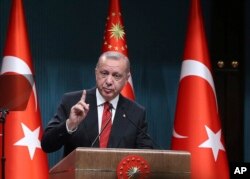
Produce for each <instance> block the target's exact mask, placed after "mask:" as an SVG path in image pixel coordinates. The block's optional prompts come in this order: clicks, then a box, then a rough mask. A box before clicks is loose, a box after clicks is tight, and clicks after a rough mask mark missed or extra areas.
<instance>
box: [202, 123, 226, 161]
mask: <svg viewBox="0 0 250 179" xmlns="http://www.w3.org/2000/svg"><path fill="white" fill-rule="evenodd" d="M205 128H206V131H207V135H208V139H207V140H206V141H205V142H203V143H202V144H201V145H199V147H200V148H211V149H212V151H213V156H214V160H215V161H216V160H217V157H218V153H219V150H223V151H225V148H224V146H223V144H222V143H221V140H220V139H221V129H220V130H219V131H218V132H217V133H214V132H213V131H212V130H211V129H210V128H209V127H207V126H206V125H205Z"/></svg>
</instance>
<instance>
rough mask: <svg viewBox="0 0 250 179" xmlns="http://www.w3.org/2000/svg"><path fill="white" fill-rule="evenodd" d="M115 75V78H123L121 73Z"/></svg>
mask: <svg viewBox="0 0 250 179" xmlns="http://www.w3.org/2000/svg"><path fill="white" fill-rule="evenodd" d="M113 76H114V78H115V79H116V80H119V79H121V78H122V75H120V74H115V75H113Z"/></svg>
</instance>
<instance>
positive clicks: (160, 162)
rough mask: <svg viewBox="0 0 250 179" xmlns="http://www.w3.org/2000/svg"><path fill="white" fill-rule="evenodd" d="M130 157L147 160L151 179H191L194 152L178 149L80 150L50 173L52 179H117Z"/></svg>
mask: <svg viewBox="0 0 250 179" xmlns="http://www.w3.org/2000/svg"><path fill="white" fill-rule="evenodd" d="M128 155H138V156H141V157H143V158H144V159H145V160H146V161H147V162H148V164H149V166H150V168H151V172H150V177H149V178H152V179H160V178H176V179H182V178H190V153H188V152H184V151H174V150H149V149H143V150H142V149H109V148H107V149H100V148H77V149H76V150H74V151H73V152H71V153H70V154H69V155H68V156H66V157H65V158H64V159H62V160H61V161H60V162H59V163H58V164H56V165H55V166H54V167H53V168H52V169H51V170H50V179H115V178H117V174H116V168H117V166H118V164H119V163H120V161H121V160H122V159H123V158H124V157H126V156H128Z"/></svg>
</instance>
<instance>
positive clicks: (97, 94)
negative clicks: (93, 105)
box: [96, 88, 120, 109]
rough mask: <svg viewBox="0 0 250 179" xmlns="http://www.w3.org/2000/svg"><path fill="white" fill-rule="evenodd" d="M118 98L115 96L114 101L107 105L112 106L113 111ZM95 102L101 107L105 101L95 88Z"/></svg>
mask: <svg viewBox="0 0 250 179" xmlns="http://www.w3.org/2000/svg"><path fill="white" fill-rule="evenodd" d="M119 96H120V95H117V96H116V97H115V98H114V99H112V100H111V101H109V103H111V104H112V106H113V108H114V109H116V107H117V104H118V100H119ZM96 102H97V106H101V105H103V104H104V103H105V102H106V100H105V99H104V98H103V97H102V95H101V94H100V92H99V90H98V88H96Z"/></svg>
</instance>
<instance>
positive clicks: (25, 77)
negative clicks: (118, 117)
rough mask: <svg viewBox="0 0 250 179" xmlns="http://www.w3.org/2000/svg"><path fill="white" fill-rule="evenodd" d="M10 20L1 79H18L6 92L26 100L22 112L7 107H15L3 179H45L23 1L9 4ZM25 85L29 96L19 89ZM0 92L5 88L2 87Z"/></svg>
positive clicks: (8, 125) (8, 130)
mask: <svg viewBox="0 0 250 179" xmlns="http://www.w3.org/2000/svg"><path fill="white" fill-rule="evenodd" d="M9 18H10V19H9V26H8V29H7V38H6V44H5V49H4V57H3V60H2V67H1V77H2V79H3V77H4V76H5V77H7V78H8V79H12V80H13V77H15V76H16V77H19V79H21V80H17V79H15V81H14V82H18V84H15V86H16V87H17V88H15V89H13V88H12V87H13V85H12V86H10V85H6V86H5V87H6V88H8V87H9V88H10V89H7V90H9V92H10V93H13V91H14V92H15V90H16V94H18V96H19V97H20V100H24V99H27V100H26V106H25V108H23V109H20V108H19V107H18V106H17V105H19V104H10V106H9V107H10V108H11V106H15V107H14V108H13V109H10V112H9V114H8V115H7V118H6V123H5V157H6V162H5V164H6V165H5V173H6V175H5V178H6V179H19V178H26V179H47V178H48V161H47V156H46V154H45V153H44V152H43V151H42V149H41V145H40V139H41V136H42V121H41V117H40V116H41V115H40V110H39V105H38V99H37V93H36V87H35V83H34V70H33V65H32V59H31V53H30V45H29V40H28V33H27V27H26V20H25V13H24V8H23V4H22V0H13V1H12V7H11V12H10V16H9ZM9 77H11V78H9ZM20 77H21V78H20ZM14 82H13V81H11V82H9V83H8V84H10V83H11V84H13V83H14ZM27 85H28V86H29V87H30V88H27V89H30V91H29V92H27V91H26V92H25V91H24V90H23V89H22V87H23V86H26V87H27ZM0 88H1V89H3V88H4V87H3V84H1V87H0ZM23 92H24V93H23ZM13 94H14V93H13Z"/></svg>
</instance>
